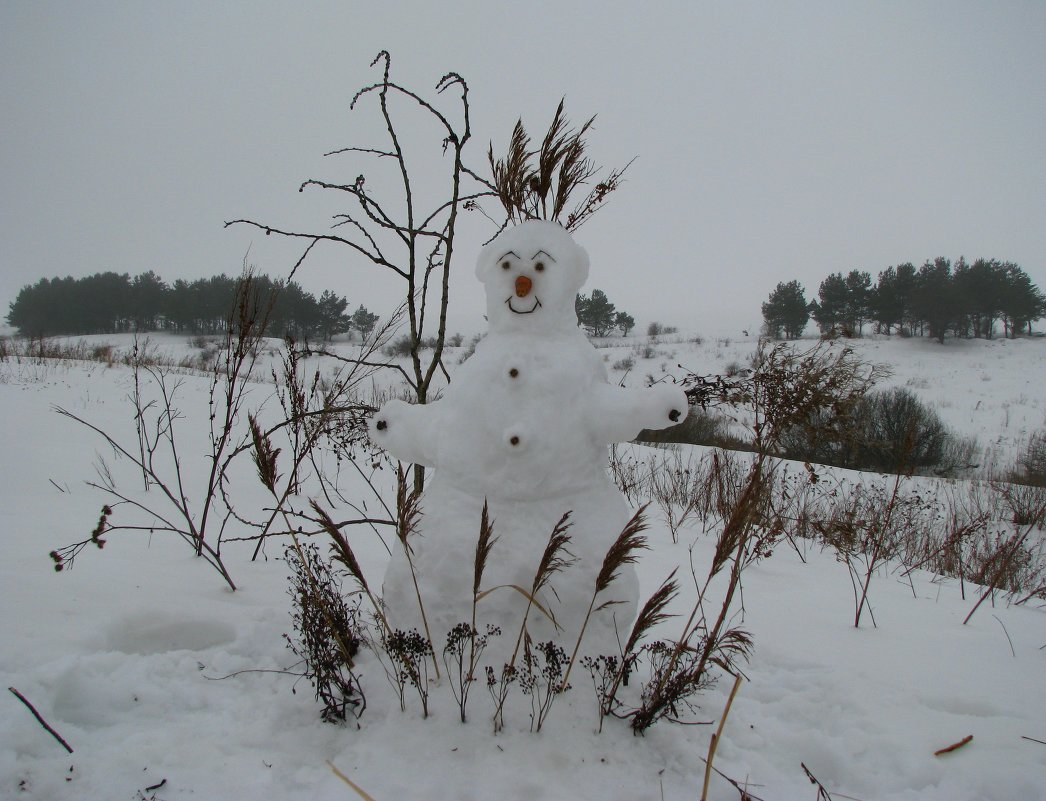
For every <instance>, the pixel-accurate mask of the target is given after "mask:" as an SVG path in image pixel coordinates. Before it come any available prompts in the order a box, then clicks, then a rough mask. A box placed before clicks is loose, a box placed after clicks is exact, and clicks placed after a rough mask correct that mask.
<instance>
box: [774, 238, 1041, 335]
mask: <svg viewBox="0 0 1046 801" xmlns="http://www.w3.org/2000/svg"><path fill="white" fill-rule="evenodd" d="M762 311H763V331H764V333H765V334H766V335H767V336H770V337H773V338H774V339H781V338H782V337H784V338H788V339H796V338H798V337H799V336H801V335H802V333H803V330H804V329H805V328H806V325H807V323H808V322H809V320H810V319H811V318H813V320H814V321H815V322H816V323H817V326H818V328H819V329H820V331H821V333H822V334H825V335H827V334H832V333H836V334H841V335H845V336H860V335H861V334H862V333H863V330H864V327H865V326H866V325H873V326H874V330H875V332H876V333H880V334H890V333H894V332H896V333H899V334H902V335H906V336H930V337H932V338H934V339H936V340H938V341H939V342H943V341H944V337H945V336H946V335H948V334H951V335H953V336H956V337H978V338H984V339H991V338H992V337H993V336H994V335H995V330H996V326H997V325H998V324H999V323H1001V324H1002V331H1003V335H1004V336H1006V337H1010V338H1013V337H1016V336H1017V335H1018V334H1021V333H1029V334H1030V333H1031V327H1032V323H1034V322H1035V321H1036V320H1038V319H1040V318H1042V317H1046V295H1043V293H1042V292H1041V291H1040V290H1039V288H1038V287H1037V286H1035V284H1033V283H1032V281H1031V279H1030V278H1029V277H1028V274H1027V273H1025V272H1024V270H1022V269H1021V268H1020V267H1019V266H1017V265H1016V264H1014V263H1012V262H1004V261H998V260H996V259H977V260H976V261H974V262H973V263H972V264H971V263H968V262H967V261H966V260H965V259H964V258H963V257H959V259H958V260H957V261H956V262H955V263H954V264H952V263H951V261H949V260H948V259H946V258H936V259H933V260H932V261H926V262H925V263H924V264H923V265H922V266H921V267H919V268H916V267H915V265H914V264H912V263H911V262H906V263H905V264H898V265H896V266H892V267H888V268H887V269H885V270H883V271H882V272H880V273H879V277H878V280H877V281H876V282H875V283H873V282H872V277H871V275H870V274H869V273H867V272H865V271H862V270H851V271H850V272H849V273H847V274H846V275H843V274H842V273H832V274H831V275H829V276H828V277H827V278H825V279H824V280H823V281H822V282H821V285H820V287H818V291H817V300H814V301H810V302H807V300H806V297H805V291H804V289H803V286H802V284H800V283H799V282H798V281H788V282H781V283H779V284H778V285H777V287H776V288H775V289H774V291H773V292H771V293H770V296H769V298H768V299H767V301H766V302H765V303H763V305H762Z"/></svg>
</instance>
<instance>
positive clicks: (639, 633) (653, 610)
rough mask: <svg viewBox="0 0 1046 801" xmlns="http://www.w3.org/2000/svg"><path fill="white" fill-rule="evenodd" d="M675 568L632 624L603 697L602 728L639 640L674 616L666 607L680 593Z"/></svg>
mask: <svg viewBox="0 0 1046 801" xmlns="http://www.w3.org/2000/svg"><path fill="white" fill-rule="evenodd" d="M678 569H679V568H675V569H674V570H673V571H672V572H671V573H670V574H669V576H668V578H666V579H665V580H664V581H663V582H662V583H661V586H660V587H658V588H657V590H656V591H655V592H654V594H653V595H651V596H650V597H649V598H648V599H647V602H646V603H645V604H643V608H642V609H641V610H640V612H639V615H638V617H636V622H635V623H634V624H633V625H632V633H631V634H630V635H629V637H628V642H627V643H626V644H625V650H624V653H623V654H622V656H621V666H620V667H619V668H618V671H617V674H616V675H615V676H614V681H613V683H612V684H611V685H610V691H609V692H608V693H607V694H606V697H605V698H604V699H603V703H604V706H603V708H602V710H601V714H600V722H599V723H600V729H602V726H603V717H605V716H606V715H609V714H610V711H611V706H612V704H613V702H614V697H615V696H616V695H617V690H618V688H619V687H620V686H621V682H622V681H623V680H624V677H625V669H626V668H627V666H628V659H629V654H631V653H633V652H634V651H635V648H636V646H637V645H639V641H640V640H641V639H642V638H643V636H644V635H645V634H646V633H647V632H648V631H650V630H651V629H653V628H654V627H655V626H657V625H658V624H660V623H662V622H664V621H665V620H667V619H668V618H670V617H672V615H669V614H668V613H667V612H665V609H666V608H668V605H669V604H670V603H672V601H673V600H674V599H675V597H676V595H677V594H678V593H679V584H678V582H676V580H675V575H676V570H678Z"/></svg>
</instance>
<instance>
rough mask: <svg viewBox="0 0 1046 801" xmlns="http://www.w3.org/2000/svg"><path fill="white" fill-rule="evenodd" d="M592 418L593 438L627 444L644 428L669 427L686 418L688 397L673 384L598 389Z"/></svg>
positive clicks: (605, 386)
mask: <svg viewBox="0 0 1046 801" xmlns="http://www.w3.org/2000/svg"><path fill="white" fill-rule="evenodd" d="M591 405H592V415H591V417H590V420H591V421H592V422H591V425H592V427H593V432H594V435H595V436H596V437H597V438H599V439H601V440H602V441H603V442H607V443H610V442H628V441H629V440H631V439H633V438H635V436H636V435H637V434H638V433H639V432H640V431H642V430H643V429H645V428H647V429H655V430H656V429H661V428H668V427H669V426H670V425H673V424H675V423H677V422H681V421H682V420H683V418H684V417H686V414H687V411H688V408H689V407H688V404H687V400H686V394H685V393H684V392H683V390H682V389H680V388H679V387H677V386H673V385H672V384H657V385H655V386H653V387H615V386H610V385H608V384H605V385H602V386H601V387H600V388H598V389H597V391H596V392H595V394H594V396H593V398H592V403H591Z"/></svg>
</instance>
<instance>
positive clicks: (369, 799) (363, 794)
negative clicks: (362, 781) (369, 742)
mask: <svg viewBox="0 0 1046 801" xmlns="http://www.w3.org/2000/svg"><path fill="white" fill-rule="evenodd" d="M327 767H328V768H330V769H331V771H332V772H333V773H334V775H335V776H337V777H338V778H339V779H341V780H342V781H343V782H345V784H347V785H349V787H351V788H352V789H353V790H355V791H356V795H358V796H359V797H360V798H362V799H363V801H374V797H373V796H372V795H370V794H369V793H368V792H367V791H366V790H364V789H363V788H362V787H360V786H359V785H358V784H356V782H354V781H353V780H352V779H350V778H349V777H348V776H346V775H345V774H344V773H342V772H341V771H340V770H338V769H337V768H336V767H334V763H333V762H331V761H330V760H327Z"/></svg>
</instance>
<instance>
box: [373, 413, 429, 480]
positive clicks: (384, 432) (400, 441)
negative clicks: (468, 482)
mask: <svg viewBox="0 0 1046 801" xmlns="http://www.w3.org/2000/svg"><path fill="white" fill-rule="evenodd" d="M438 414H439V409H438V403H427V404H424V405H421V404H410V403H404V402H403V401H401V400H391V401H389V402H388V403H386V404H385V405H384V406H382V407H381V409H379V410H378V411H377V413H376V414H375V415H374V417H372V418H371V420H370V423H369V428H370V439H371V442H373V443H374V444H375V445H377V446H379V447H381V448H384V449H385V450H387V451H388V452H389V453H390V454H391V455H392V456H394V457H396V458H397V459H399V460H400V461H401V462H412V463H413V464H420V465H425V466H426V467H434V466H435V450H436V448H435V439H436V433H437V432H438V431H439V424H438V421H437V419H436V418H437V416H438Z"/></svg>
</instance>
